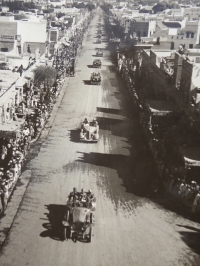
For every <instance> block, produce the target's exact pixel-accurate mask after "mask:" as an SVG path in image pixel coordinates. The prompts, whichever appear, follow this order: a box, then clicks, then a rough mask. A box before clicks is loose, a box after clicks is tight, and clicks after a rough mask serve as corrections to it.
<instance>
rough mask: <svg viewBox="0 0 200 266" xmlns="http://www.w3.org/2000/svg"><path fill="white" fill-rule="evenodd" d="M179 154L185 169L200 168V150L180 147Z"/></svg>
mask: <svg viewBox="0 0 200 266" xmlns="http://www.w3.org/2000/svg"><path fill="white" fill-rule="evenodd" d="M179 153H180V155H181V156H182V158H183V160H184V163H185V167H186V168H189V167H194V166H196V167H200V148H196V147H180V148H179Z"/></svg>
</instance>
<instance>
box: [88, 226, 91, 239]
mask: <svg viewBox="0 0 200 266" xmlns="http://www.w3.org/2000/svg"><path fill="white" fill-rule="evenodd" d="M88 242H89V243H91V242H92V227H90V232H89V237H88Z"/></svg>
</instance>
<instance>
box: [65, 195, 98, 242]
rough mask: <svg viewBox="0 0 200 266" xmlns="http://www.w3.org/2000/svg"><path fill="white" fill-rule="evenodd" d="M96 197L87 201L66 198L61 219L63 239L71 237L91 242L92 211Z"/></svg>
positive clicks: (94, 207)
mask: <svg viewBox="0 0 200 266" xmlns="http://www.w3.org/2000/svg"><path fill="white" fill-rule="evenodd" d="M95 209H96V198H92V199H91V200H90V201H89V202H86V201H84V202H82V201H75V202H73V201H71V200H69V199H68V201H67V206H66V212H65V216H64V219H63V221H62V228H63V230H62V231H63V236H62V238H63V240H65V239H66V238H67V239H72V240H73V241H74V242H76V241H77V240H79V241H82V242H91V241H92V235H93V226H94V211H95Z"/></svg>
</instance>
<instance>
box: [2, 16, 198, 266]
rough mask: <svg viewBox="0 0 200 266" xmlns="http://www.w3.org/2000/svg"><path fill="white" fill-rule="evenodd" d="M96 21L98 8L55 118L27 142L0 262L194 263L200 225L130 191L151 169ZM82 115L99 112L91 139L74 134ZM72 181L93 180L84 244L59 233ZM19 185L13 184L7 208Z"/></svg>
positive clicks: (52, 265)
mask: <svg viewBox="0 0 200 266" xmlns="http://www.w3.org/2000/svg"><path fill="white" fill-rule="evenodd" d="M97 22H98V15H97V16H96V17H95V18H94V20H93V22H92V24H91V25H92V27H91V28H90V29H89V33H88V36H87V38H86V41H85V43H84V48H83V50H82V53H81V56H80V58H79V61H78V63H77V76H76V77H74V78H70V79H69V84H68V85H66V88H65V93H64V95H63V98H62V101H61V105H60V107H59V108H58V111H57V113H56V116H55V119H51V123H52V124H50V123H49V124H47V126H46V129H45V131H44V133H43V135H42V137H41V139H40V140H39V142H38V143H36V144H34V146H33V147H32V153H31V154H32V159H31V160H30V161H29V162H28V163H27V165H26V171H25V173H26V175H27V176H26V177H25V178H24V180H26V179H30V182H29V185H28V187H27V190H26V193H25V194H24V197H23V198H22V201H21V204H20V206H19V209H18V212H17V214H16V216H15V217H14V221H13V223H12V226H11V229H10V231H9V234H8V237H7V239H6V241H5V242H4V245H3V248H2V251H1V257H0V265H1V266H3V265H4V266H25V265H30V266H43V265H44V266H57V265H58V266H61V265H63V266H64V265H65V266H66V265H68V266H76V265H80V266H82V265H87V266H115V265H119V266H128V265H130V266H134V265H135V266H140V265H141V266H145V265H147V266H149V265H152V266H161V265H162V266H163V265H164V266H165V265H166V266H170V265H200V264H199V263H200V261H199V252H200V248H199V243H200V242H199V240H200V238H199V230H200V226H199V225H198V224H197V223H194V222H190V221H189V220H187V219H184V218H182V217H181V216H178V215H177V214H175V213H174V212H171V211H169V210H165V209H164V208H163V207H162V206H161V205H160V206H159V205H158V204H156V203H154V202H153V201H152V200H150V199H149V198H144V197H138V196H135V195H134V192H133V189H132V187H133V181H132V180H133V177H134V175H135V174H136V173H137V174H140V173H141V175H144V174H145V172H149V171H150V170H149V166H148V163H147V162H148V158H146V157H144V156H143V155H144V152H145V150H144V145H143V139H142V136H141V131H140V129H139V127H138V124H137V122H136V119H135V117H134V114H133V110H132V109H131V102H130V98H129V96H128V94H127V92H126V89H125V86H124V83H123V82H122V81H120V79H118V78H117V77H116V76H117V74H116V73H115V71H114V68H113V65H112V63H111V59H110V52H109V47H108V43H107V39H106V36H103V39H104V42H103V43H102V44H98V45H97V44H95V43H94V41H95V35H96V30H97V27H96V26H97ZM97 47H101V48H103V49H104V57H103V59H102V64H103V66H102V69H101V70H100V71H101V73H102V77H103V81H102V85H101V86H95V85H89V84H88V83H89V82H88V81H89V79H90V73H91V72H92V71H94V69H92V68H91V67H89V66H88V65H91V64H92V61H93V59H94V58H95V57H94V55H95V48H97ZM85 117H88V118H89V119H90V118H91V119H92V118H93V117H98V121H99V124H100V129H101V130H100V140H99V142H98V143H97V144H84V143H80V142H79V140H78V131H77V129H78V128H79V126H80V121H82V120H83V119H84V118H85ZM40 145H41V148H40ZM143 165H144V167H143ZM23 175H24V174H23ZM23 175H22V177H23ZM21 185H23V184H21ZM74 186H76V187H77V188H78V189H81V188H82V187H84V188H86V189H88V188H91V189H92V190H93V192H94V193H95V195H96V197H97V210H96V215H95V227H94V237H93V239H92V243H89V244H86V243H81V242H77V243H74V242H72V241H71V240H69V241H64V242H62V241H61V240H60V238H59V235H60V233H59V223H60V221H61V218H62V215H63V210H64V206H65V204H66V199H67V195H68V193H69V192H70V191H71V190H72V188H73V187H74ZM19 191H20V186H19V184H18V187H17V189H16V191H15V193H14V195H13V197H12V200H11V202H10V208H11V207H12V204H14V203H15V200H17V199H16V198H15V197H17V196H16V195H17V193H18V192H19ZM9 211H10V209H9V208H8V210H7V216H6V217H5V218H3V219H6V218H7V217H9V215H11V214H10V213H9ZM2 223H3V221H2ZM2 231H3V230H2ZM0 233H2V232H0Z"/></svg>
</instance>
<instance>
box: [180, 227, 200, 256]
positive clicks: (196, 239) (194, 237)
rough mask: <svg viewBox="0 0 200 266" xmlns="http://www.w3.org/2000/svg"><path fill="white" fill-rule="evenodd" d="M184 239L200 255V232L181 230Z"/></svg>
mask: <svg viewBox="0 0 200 266" xmlns="http://www.w3.org/2000/svg"><path fill="white" fill-rule="evenodd" d="M179 234H180V235H181V238H182V240H183V241H184V242H185V243H186V244H187V246H188V247H189V248H191V249H192V250H193V251H194V252H195V253H196V254H199V255H200V245H199V243H200V232H199V231H197V230H195V231H193V232H190V231H180V232H179Z"/></svg>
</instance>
